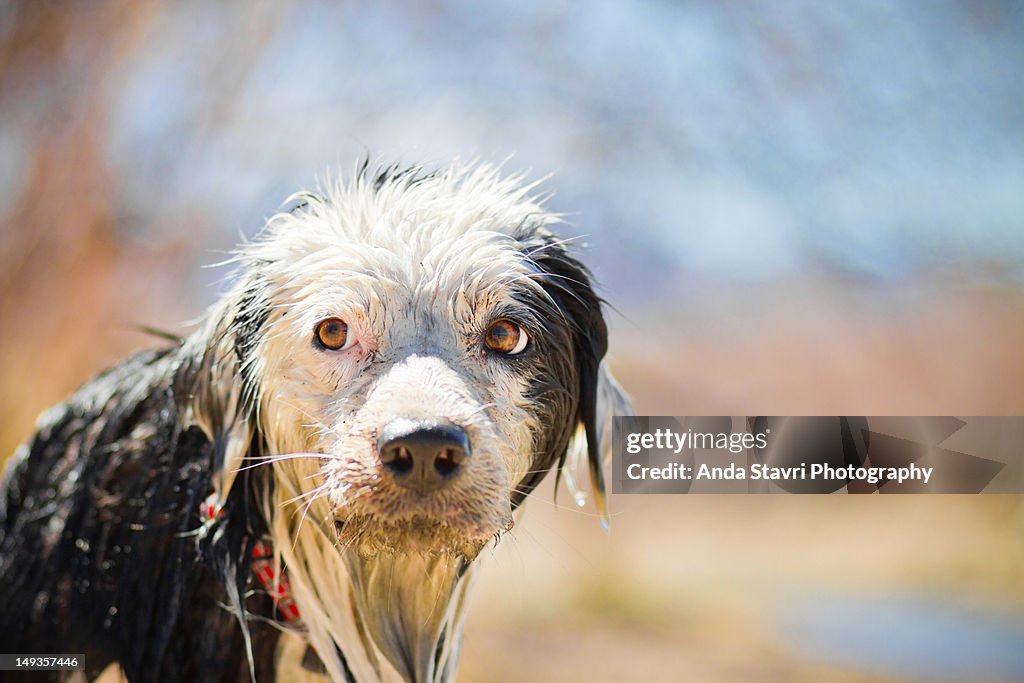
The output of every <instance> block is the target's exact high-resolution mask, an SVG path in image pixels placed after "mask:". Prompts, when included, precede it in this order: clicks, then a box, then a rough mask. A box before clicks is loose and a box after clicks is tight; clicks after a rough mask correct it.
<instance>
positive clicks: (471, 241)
mask: <svg viewBox="0 0 1024 683" xmlns="http://www.w3.org/2000/svg"><path fill="white" fill-rule="evenodd" d="M555 220H556V219H555V217H554V216H552V215H551V214H550V213H548V212H547V211H545V210H544V209H543V208H542V207H541V206H540V205H539V204H538V203H537V202H535V201H534V200H532V199H531V198H529V196H528V193H527V191H526V190H524V189H523V188H521V187H520V186H519V185H518V184H517V183H516V181H515V180H512V181H503V180H500V179H499V178H498V177H497V176H496V175H495V174H494V173H493V172H492V171H489V170H485V171H477V172H475V173H468V172H460V171H458V170H450V171H448V172H446V173H443V174H440V175H436V176H424V177H418V178H417V177H413V175H402V174H398V175H397V176H388V177H378V178H369V177H366V175H365V174H364V175H363V176H361V177H360V179H359V180H358V181H357V182H356V183H354V184H353V185H352V186H351V187H348V188H345V189H343V190H335V191H334V192H331V193H327V194H326V195H325V196H322V197H321V196H312V195H305V196H303V203H302V205H301V206H300V207H298V208H297V209H296V210H294V211H292V212H289V213H285V214H282V215H279V216H277V217H275V218H274V219H272V220H271V222H270V224H269V226H268V229H267V232H266V234H265V235H263V236H262V237H261V238H259V240H258V241H257V242H255V243H254V244H252V245H250V246H249V247H248V248H247V249H246V251H245V255H244V262H245V264H246V265H247V273H246V275H245V279H244V281H243V283H242V284H243V287H242V289H241V290H240V292H241V294H240V297H239V304H238V306H237V308H236V310H235V320H234V321H233V326H234V328H233V334H234V335H235V348H236V351H237V353H238V356H239V360H240V366H241V368H242V372H243V376H244V377H245V380H246V384H247V386H248V394H249V395H250V396H251V397H252V400H253V401H254V402H255V404H256V410H257V415H258V418H257V419H258V423H259V425H260V428H261V432H262V437H263V439H264V440H265V442H266V446H267V448H268V450H269V452H270V454H272V455H275V456H280V457H278V458H277V459H276V462H275V465H274V466H275V467H276V468H278V469H279V470H281V471H282V474H283V475H284V476H283V477H279V479H283V481H284V482H285V486H287V485H288V482H289V481H290V482H291V483H292V488H293V489H294V490H293V491H292V493H294V494H295V496H296V497H298V498H299V500H298V501H297V502H299V503H301V504H302V505H303V506H304V508H303V509H304V514H305V516H306V517H307V518H308V519H309V522H310V523H314V524H319V525H321V526H322V527H324V528H325V529H328V528H329V530H330V531H331V533H334V534H337V538H338V540H339V541H340V543H341V544H342V545H343V546H344V547H345V548H353V549H355V550H357V551H359V552H360V553H363V554H375V553H379V552H382V551H383V552H419V553H423V552H427V553H430V552H442V553H455V554H459V555H463V556H466V557H469V558H472V557H473V556H475V555H476V553H477V552H478V551H479V549H480V547H481V546H482V545H483V544H484V543H486V542H487V541H488V540H490V539H493V538H495V537H497V536H498V535H500V534H501V533H502V532H504V531H505V530H507V529H510V528H511V526H512V510H513V508H514V507H515V506H516V505H517V504H518V502H519V501H520V500H521V499H522V498H523V497H524V496H525V494H526V493H527V492H528V491H529V490H530V489H532V488H533V486H535V485H536V483H537V482H538V481H539V479H540V478H541V476H542V475H543V473H544V472H546V471H547V470H549V469H550V468H551V467H552V465H554V464H557V463H559V460H560V458H563V457H564V453H565V451H566V448H567V445H568V443H569V440H570V438H571V437H572V435H573V434H574V432H575V431H576V429H577V426H578V425H579V424H581V423H582V424H584V425H587V423H588V421H589V422H590V423H593V422H594V420H595V417H594V413H595V410H596V393H597V388H598V383H599V372H600V370H599V368H600V360H601V356H602V355H603V354H604V350H605V347H606V331H605V326H604V322H603V319H602V317H601V312H600V302H599V300H598V298H597V297H596V295H595V294H594V292H593V291H592V289H591V286H590V283H589V278H588V276H587V273H586V271H585V270H584V269H583V268H582V266H581V265H580V264H579V263H578V262H577V261H575V260H574V259H572V258H571V257H569V256H568V255H567V254H566V251H565V249H564V247H563V245H562V243H560V242H559V241H558V240H557V239H556V238H555V237H554V236H553V235H552V234H551V233H550V232H549V230H548V227H547V226H548V224H550V223H552V222H554V221H555ZM587 426H590V427H591V429H592V430H593V429H596V426H594V425H593V424H590V425H587Z"/></svg>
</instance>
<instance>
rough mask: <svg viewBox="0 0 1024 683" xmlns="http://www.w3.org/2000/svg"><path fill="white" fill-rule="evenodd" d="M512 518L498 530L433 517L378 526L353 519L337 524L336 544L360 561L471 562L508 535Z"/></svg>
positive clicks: (366, 518) (371, 520)
mask: <svg viewBox="0 0 1024 683" xmlns="http://www.w3.org/2000/svg"><path fill="white" fill-rule="evenodd" d="M512 527H513V522H512V519H511V517H509V520H508V521H507V522H505V523H504V525H503V526H501V527H500V528H496V527H495V526H494V525H492V524H482V523H481V524H466V523H461V522H460V523H458V524H453V523H450V522H443V521H439V520H437V519H434V518H432V517H410V518H407V519H401V520H396V521H386V522H380V521H378V520H377V519H375V518H373V517H370V516H352V517H349V518H348V519H347V521H346V522H338V523H337V524H336V529H337V531H338V543H339V544H340V545H341V546H342V547H343V548H346V549H347V550H350V551H352V552H356V553H358V554H359V555H362V556H363V557H367V558H370V557H377V556H379V555H381V554H393V555H402V554H415V555H427V556H435V555H438V556H441V555H450V556H455V557H462V558H464V559H466V560H470V561H471V560H473V559H474V558H475V557H476V556H477V555H478V554H479V553H480V551H481V550H482V549H483V548H484V546H485V545H487V543H488V542H491V541H494V542H497V541H498V539H499V538H500V537H501V535H502V534H504V533H505V532H507V531H511V530H512Z"/></svg>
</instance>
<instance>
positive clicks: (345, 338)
mask: <svg viewBox="0 0 1024 683" xmlns="http://www.w3.org/2000/svg"><path fill="white" fill-rule="evenodd" d="M316 341H317V344H318V345H319V346H320V347H321V348H324V349H328V350H330V351H341V350H342V349H346V348H348V347H349V346H351V345H352V342H354V341H355V336H354V335H353V336H350V335H349V333H348V324H346V323H345V321H344V320H342V319H341V318H327V319H326V320H321V321H320V322H318V323H317V324H316Z"/></svg>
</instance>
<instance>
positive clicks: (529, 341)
mask: <svg viewBox="0 0 1024 683" xmlns="http://www.w3.org/2000/svg"><path fill="white" fill-rule="evenodd" d="M530 191H531V187H529V186H528V187H523V186H521V185H520V184H519V182H518V179H511V180H503V179H501V178H500V177H499V176H498V175H497V174H496V172H495V171H494V170H493V169H490V168H486V167H480V168H473V167H468V166H459V165H455V166H452V167H450V168H448V169H445V170H443V171H441V172H439V173H436V174H421V173H419V172H418V171H417V170H411V171H403V172H397V171H395V170H394V169H388V170H385V171H382V172H380V173H373V174H371V173H370V172H369V171H368V169H367V167H366V165H364V166H363V167H362V168H361V169H359V171H358V172H357V173H356V175H355V177H354V178H353V180H352V181H351V182H350V183H349V184H348V185H343V184H340V183H339V184H336V185H332V186H330V187H328V188H327V189H326V191H325V192H324V193H323V196H318V195H312V194H306V195H301V196H299V198H300V199H301V201H302V203H301V204H300V205H299V206H297V207H296V208H295V209H293V210H292V211H290V212H285V213H282V214H279V215H277V216H275V217H274V218H272V219H271V220H270V222H269V223H268V227H267V229H266V230H265V231H264V233H263V234H262V235H261V236H260V237H259V238H258V239H257V240H256V241H255V242H253V243H252V244H249V245H247V246H246V247H244V248H243V250H242V251H241V254H240V256H239V261H240V264H241V268H240V274H239V277H238V281H237V284H236V286H235V287H234V288H233V290H232V291H230V292H229V293H228V294H227V295H226V296H225V297H224V298H223V299H222V300H221V301H220V302H219V303H218V304H217V305H216V306H215V307H214V308H213V309H212V310H211V311H210V313H209V314H208V316H207V318H206V319H205V320H204V322H203V323H202V324H201V326H200V328H199V329H198V330H197V331H196V332H195V333H194V334H193V335H191V336H190V337H188V338H186V339H184V340H183V341H182V342H181V343H180V344H178V345H176V346H174V347H173V348H170V349H167V350H163V351H155V352H144V353H141V354H139V355H137V356H135V357H133V358H131V359H129V360H127V361H125V362H124V363H122V364H121V365H119V366H117V367H116V368H114V369H112V370H110V371H108V372H107V373H105V374H103V375H101V376H100V377H99V378H97V379H95V380H94V381H93V382H91V383H90V384H88V385H86V386H85V387H84V388H83V389H81V390H80V391H79V392H78V393H77V394H75V395H74V396H73V397H72V398H71V399H70V400H69V401H68V402H67V403H64V404H62V405H60V406H57V407H56V408H54V409H52V410H50V411H49V412H47V413H46V414H44V416H43V417H42V419H41V421H40V424H39V426H38V432H37V434H36V435H35V437H34V438H33V440H32V441H30V442H29V443H28V444H26V446H24V447H23V448H22V449H21V450H20V451H19V452H18V453H17V454H16V456H15V458H14V460H13V462H12V464H11V467H10V469H9V470H8V473H7V475H6V484H5V493H4V498H3V499H2V501H0V605H3V606H4V607H3V608H2V609H0V634H2V641H3V650H4V651H7V652H38V653H44V652H49V653H58V652H59V653H70V652H75V653H84V654H85V659H86V663H87V667H88V671H87V673H88V674H89V675H95V674H97V673H98V672H100V671H101V670H102V669H104V668H105V667H106V666H108V665H109V664H112V663H117V664H119V665H120V667H121V668H122V669H123V671H124V672H125V674H126V675H127V676H128V678H129V680H131V681H145V680H161V681H168V680H192V681H243V680H249V679H250V677H254V678H255V680H257V681H264V680H273V679H274V678H275V676H276V677H278V678H281V679H287V680H291V679H293V678H295V677H296V676H298V675H299V672H301V671H305V670H306V669H314V670H315V669H319V670H320V671H321V672H322V673H324V674H326V675H327V676H328V677H330V678H331V679H333V680H336V681H347V680H353V681H376V680H384V681H401V680H407V681H424V682H426V681H431V682H433V681H445V680H450V679H451V678H453V677H454V672H455V668H456V665H457V661H458V648H459V642H460V639H461V627H462V619H463V616H464V614H465V609H466V598H467V593H468V590H469V586H470V578H471V576H470V575H471V573H472V567H473V564H474V559H475V558H476V556H477V554H478V553H479V551H480V550H481V548H482V547H483V546H484V545H485V544H486V543H487V542H488V541H489V540H492V539H495V538H498V537H499V536H500V535H501V534H502V533H504V532H505V531H507V530H508V529H510V528H511V527H512V514H513V512H514V511H515V509H516V508H517V507H518V505H519V504H520V503H521V502H522V500H523V498H524V497H525V496H526V495H527V493H529V491H530V490H532V489H533V488H534V487H535V486H536V485H537V483H538V482H539V481H540V479H541V478H542V477H543V476H544V474H545V473H546V472H547V471H549V470H550V469H552V468H553V467H557V468H561V467H562V466H563V464H565V462H566V458H567V457H569V458H572V459H574V460H579V459H581V458H582V459H583V460H587V461H588V462H589V463H590V473H591V479H592V483H593V488H594V492H595V498H596V499H597V501H598V504H599V505H601V504H602V502H601V495H602V492H603V489H602V482H601V473H600V461H601V458H600V453H599V444H598V442H599V440H601V439H600V437H601V435H602V433H603V431H604V429H605V428H607V427H608V425H607V424H606V423H607V420H605V417H606V416H607V415H610V414H611V413H612V412H617V411H619V410H621V409H624V407H625V406H624V403H623V399H622V396H621V393H620V392H619V391H618V389H617V387H616V385H615V383H614V381H613V380H612V379H611V377H610V375H608V373H607V371H606V370H605V369H604V367H603V365H602V364H601V360H602V357H603V356H604V352H605V348H606V345H607V340H606V331H605V325H604V322H603V319H602V315H601V311H600V302H599V299H598V298H597V297H596V296H595V294H594V292H593V291H592V289H591V286H590V283H589V278H588V275H587V272H586V270H585V269H584V268H583V267H582V266H581V265H580V264H579V263H578V262H577V261H576V260H575V259H573V258H572V257H570V256H569V255H568V254H567V253H566V250H565V248H564V245H563V244H562V243H561V242H559V241H558V240H556V239H555V237H554V236H553V235H552V233H551V232H549V230H548V226H549V225H550V224H551V223H553V222H555V221H556V220H557V219H556V217H555V216H553V215H552V214H550V213H549V212H547V211H546V210H545V209H544V208H543V206H542V205H541V203H540V202H539V201H538V200H536V199H534V198H532V197H531V196H530ZM599 404H600V405H599ZM264 543H266V545H269V547H270V548H271V549H272V550H271V551H270V552H271V555H270V556H269V557H265V556H264V555H265V553H264V550H263V549H264V548H265V545H264ZM254 568H256V569H258V571H257V572H256V573H254V571H253V569H254ZM257 574H259V575H260V576H259V578H260V580H257V578H256V575H257ZM267 575H270V576H271V577H272V578H271V580H269V581H268V580H267ZM285 577H287V578H285ZM261 581H262V583H261ZM271 594H273V596H272V595H271ZM307 645H308V647H307ZM0 675H2V674H0Z"/></svg>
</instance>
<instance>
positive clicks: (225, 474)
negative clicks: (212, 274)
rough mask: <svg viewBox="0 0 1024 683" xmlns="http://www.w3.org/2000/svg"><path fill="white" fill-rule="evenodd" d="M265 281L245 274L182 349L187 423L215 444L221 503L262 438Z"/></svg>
mask: <svg viewBox="0 0 1024 683" xmlns="http://www.w3.org/2000/svg"><path fill="white" fill-rule="evenodd" d="M265 291H266V288H265V287H263V286H261V280H260V278H259V277H258V276H257V275H255V274H252V273H248V274H245V275H244V276H243V278H242V279H241V280H240V282H239V284H238V285H236V286H235V287H234V289H233V290H232V291H231V293H230V294H229V295H228V296H226V297H225V298H224V299H223V300H222V301H221V302H219V303H218V304H217V305H216V306H214V307H213V308H211V309H210V311H209V312H208V313H207V316H206V318H205V321H204V323H203V324H202V326H201V327H200V328H199V329H198V330H197V331H196V332H195V333H194V334H192V335H191V336H189V337H188V338H187V339H186V340H185V341H184V343H183V345H182V362H181V364H180V365H179V368H178V372H177V373H176V377H175V394H176V395H177V397H178V401H179V403H180V404H181V405H182V407H183V408H184V409H185V413H186V415H187V419H188V420H189V421H191V422H192V423H194V424H196V425H197V426H199V427H200V428H201V429H202V430H203V432H204V433H205V434H206V436H207V438H209V439H210V442H211V443H212V444H213V459H214V461H213V463H211V464H212V470H211V471H212V473H213V487H214V491H215V492H216V494H217V496H218V499H219V502H220V503H221V504H223V503H224V501H225V500H227V496H228V493H229V491H230V490H231V486H232V484H233V482H234V479H235V475H236V474H237V473H238V471H239V470H240V468H241V467H242V466H243V464H244V460H245V457H246V454H247V453H248V452H249V451H250V449H251V447H252V444H253V439H254V438H255V437H256V430H257V425H256V412H257V406H258V402H259V380H258V372H259V367H258V364H257V361H256V359H257V357H258V356H257V354H256V353H255V351H256V348H257V347H258V345H259V343H260V340H261V339H262V331H263V326H264V324H265V323H266V320H267V317H268V314H269V304H268V303H267V301H266V299H265Z"/></svg>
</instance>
